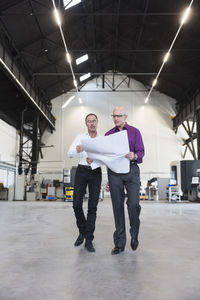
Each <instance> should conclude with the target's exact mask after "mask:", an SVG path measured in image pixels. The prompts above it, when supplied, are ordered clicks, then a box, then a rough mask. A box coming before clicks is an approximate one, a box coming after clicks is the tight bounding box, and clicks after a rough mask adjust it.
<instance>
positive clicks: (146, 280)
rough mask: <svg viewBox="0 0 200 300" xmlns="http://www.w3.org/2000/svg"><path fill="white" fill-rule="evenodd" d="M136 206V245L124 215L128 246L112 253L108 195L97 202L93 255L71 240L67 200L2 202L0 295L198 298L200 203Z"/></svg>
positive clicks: (22, 299)
mask: <svg viewBox="0 0 200 300" xmlns="http://www.w3.org/2000/svg"><path fill="white" fill-rule="evenodd" d="M86 205H87V203H84V206H85V207H86ZM141 205H142V212H141V230H140V239H139V240H140V245H139V248H138V250H137V251H136V252H133V251H132V250H131V248H130V237H129V232H128V220H127V245H126V249H125V252H123V253H121V254H119V255H116V256H112V255H111V254H110V251H111V249H112V247H113V241H112V234H113V229H114V222H113V216H112V207H111V203H110V200H109V199H106V200H104V201H103V202H100V203H99V206H98V218H97V224H96V233H95V240H94V244H95V248H96V253H88V252H87V251H86V250H85V249H84V246H83V245H82V246H80V247H77V248H75V247H74V246H73V243H74V240H75V239H76V237H77V234H78V232H77V229H76V226H75V220H74V215H73V211H72V204H71V203H64V202H59V203H56V202H0V277H1V280H0V299H1V300H27V299H28V300H46V299H48V300H79V299H81V300H96V299H97V300H98V299H101V300H107V299H108V300H113V299H114V300H125V299H126V300H127V299H128V300H129V299H130V300H133V299H134V300H197V299H200V257H199V256H200V204H192V203H184V204H182V203H176V204H175V203H173V204H169V203H155V202H147V201H146V202H145V201H143V202H142V203H141ZM126 216H127V214H126Z"/></svg>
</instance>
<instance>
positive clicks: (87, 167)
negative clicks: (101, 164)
mask: <svg viewBox="0 0 200 300" xmlns="http://www.w3.org/2000/svg"><path fill="white" fill-rule="evenodd" d="M78 167H79V168H84V169H88V170H92V168H91V167H90V166H86V165H80V164H78Z"/></svg>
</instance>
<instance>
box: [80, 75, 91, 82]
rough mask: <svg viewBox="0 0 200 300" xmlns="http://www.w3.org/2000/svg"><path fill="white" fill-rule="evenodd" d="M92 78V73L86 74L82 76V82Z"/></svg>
mask: <svg viewBox="0 0 200 300" xmlns="http://www.w3.org/2000/svg"><path fill="white" fill-rule="evenodd" d="M90 77H91V73H87V74H84V75H83V76H80V81H83V80H86V79H88V78H90Z"/></svg>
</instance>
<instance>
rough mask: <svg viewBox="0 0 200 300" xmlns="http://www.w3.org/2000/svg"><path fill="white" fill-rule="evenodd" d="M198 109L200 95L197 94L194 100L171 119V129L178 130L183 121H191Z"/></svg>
mask: <svg viewBox="0 0 200 300" xmlns="http://www.w3.org/2000/svg"><path fill="white" fill-rule="evenodd" d="M199 109H200V94H198V95H197V96H196V97H194V99H193V100H192V101H191V102H190V103H188V104H187V105H185V107H184V108H183V109H182V110H180V111H179V112H178V113H177V115H176V116H175V117H174V118H173V129H174V130H175V129H176V128H178V127H179V126H180V125H181V124H182V123H183V122H184V121H185V120H193V118H194V115H195V113H196V111H197V110H199Z"/></svg>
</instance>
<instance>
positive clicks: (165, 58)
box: [163, 52, 170, 63]
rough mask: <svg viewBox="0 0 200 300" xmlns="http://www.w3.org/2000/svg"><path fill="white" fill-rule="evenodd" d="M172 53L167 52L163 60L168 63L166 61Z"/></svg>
mask: <svg viewBox="0 0 200 300" xmlns="http://www.w3.org/2000/svg"><path fill="white" fill-rule="evenodd" d="M169 56H170V53H169V52H167V53H166V54H165V56H164V59H163V62H164V63H166V61H167V60H168V59H169Z"/></svg>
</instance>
